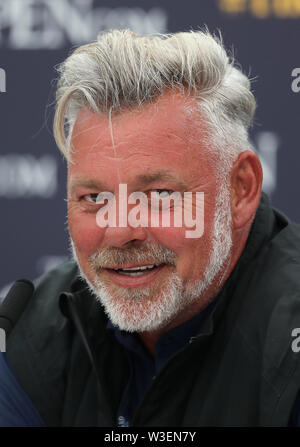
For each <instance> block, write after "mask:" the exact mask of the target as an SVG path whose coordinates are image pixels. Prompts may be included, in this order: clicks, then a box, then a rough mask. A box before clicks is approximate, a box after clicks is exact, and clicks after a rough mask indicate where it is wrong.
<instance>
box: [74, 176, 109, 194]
mask: <svg viewBox="0 0 300 447" xmlns="http://www.w3.org/2000/svg"><path fill="white" fill-rule="evenodd" d="M78 187H81V188H88V189H95V190H97V191H107V188H106V189H105V188H104V185H103V184H101V182H98V181H97V180H84V179H80V178H78V179H76V180H74V182H72V183H71V188H70V189H71V195H72V196H73V195H74V194H75V190H76V188H78Z"/></svg>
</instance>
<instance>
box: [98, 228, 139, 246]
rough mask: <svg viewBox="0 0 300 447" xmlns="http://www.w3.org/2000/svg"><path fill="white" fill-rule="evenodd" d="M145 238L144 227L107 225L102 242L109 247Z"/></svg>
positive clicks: (124, 244)
mask: <svg viewBox="0 0 300 447" xmlns="http://www.w3.org/2000/svg"><path fill="white" fill-rule="evenodd" d="M146 239H147V231H146V228H145V227H136V228H134V227H131V226H129V225H128V226H126V227H109V226H108V227H107V228H106V229H105V235H104V239H103V242H105V245H106V246H110V247H119V248H121V247H125V246H126V245H128V244H130V243H133V242H143V241H145V240H146Z"/></svg>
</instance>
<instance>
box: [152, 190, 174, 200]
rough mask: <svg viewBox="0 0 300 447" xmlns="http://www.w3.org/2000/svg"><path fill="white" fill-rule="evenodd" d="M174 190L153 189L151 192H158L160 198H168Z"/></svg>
mask: <svg viewBox="0 0 300 447" xmlns="http://www.w3.org/2000/svg"><path fill="white" fill-rule="evenodd" d="M173 192H174V191H172V190H171V189H154V190H153V191H151V194H152V193H153V195H154V194H155V193H156V194H157V195H158V198H159V199H166V198H167V197H169V196H170V195H171V194H172V193H173Z"/></svg>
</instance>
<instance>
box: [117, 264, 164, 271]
mask: <svg viewBox="0 0 300 447" xmlns="http://www.w3.org/2000/svg"><path fill="white" fill-rule="evenodd" d="M158 265H159V264H152V265H143V266H141V267H138V266H137V267H130V268H124V269H114V270H123V271H124V272H125V271H126V272H127V271H129V272H130V271H131V270H146V269H152V268H153V267H154V266H155V267H157V266H158Z"/></svg>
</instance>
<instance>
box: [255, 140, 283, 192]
mask: <svg viewBox="0 0 300 447" xmlns="http://www.w3.org/2000/svg"><path fill="white" fill-rule="evenodd" d="M254 139H255V144H254V145H253V146H254V147H255V150H256V152H257V154H258V156H259V159H260V162H261V165H262V169H263V175H264V178H263V190H264V191H265V192H266V193H267V194H268V195H269V196H271V194H272V193H273V192H274V191H275V189H276V186H277V156H278V149H279V145H280V139H279V137H278V135H277V134H276V133H275V132H258V133H257V134H256V135H255V138H254Z"/></svg>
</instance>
